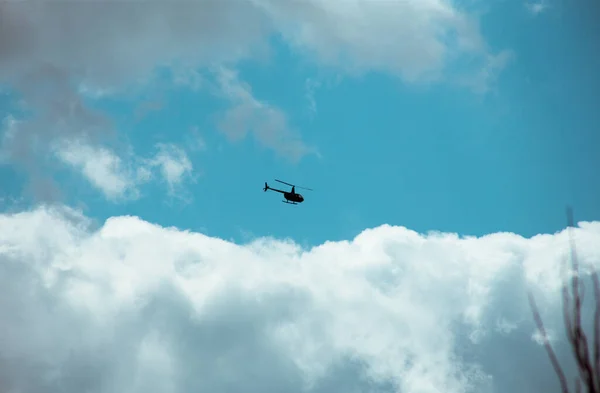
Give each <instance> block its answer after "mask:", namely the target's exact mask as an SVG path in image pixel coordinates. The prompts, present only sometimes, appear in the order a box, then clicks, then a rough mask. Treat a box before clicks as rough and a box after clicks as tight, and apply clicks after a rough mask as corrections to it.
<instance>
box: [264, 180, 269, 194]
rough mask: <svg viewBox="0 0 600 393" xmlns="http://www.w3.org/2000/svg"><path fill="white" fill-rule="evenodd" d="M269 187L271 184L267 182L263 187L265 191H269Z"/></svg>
mask: <svg viewBox="0 0 600 393" xmlns="http://www.w3.org/2000/svg"><path fill="white" fill-rule="evenodd" d="M268 189H269V185H268V184H267V182H265V187H264V188H263V191H265V192H266V191H267V190H268Z"/></svg>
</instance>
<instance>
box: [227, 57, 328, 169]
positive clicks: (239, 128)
mask: <svg viewBox="0 0 600 393" xmlns="http://www.w3.org/2000/svg"><path fill="white" fill-rule="evenodd" d="M216 77H217V83H218V86H219V89H220V91H221V93H222V95H223V96H224V97H225V98H226V99H227V100H228V101H229V102H230V104H231V108H230V109H228V110H227V111H226V112H225V113H224V114H222V115H221V116H220V118H219V122H218V127H219V129H220V130H221V131H222V132H223V133H225V134H226V135H227V137H228V138H229V139H230V140H232V141H237V140H240V139H243V138H244V137H246V135H247V134H248V133H252V135H253V136H254V137H255V138H256V139H257V140H258V141H259V142H260V143H261V144H262V145H263V146H265V147H268V148H270V149H272V150H274V151H276V152H277V153H278V154H280V155H281V156H283V157H286V158H288V159H289V160H291V161H293V162H297V161H298V160H299V159H300V158H302V157H303V156H305V155H307V154H310V153H315V152H316V150H315V149H314V148H313V147H310V146H308V145H307V144H306V143H304V142H303V141H302V139H301V136H300V134H299V133H298V131H296V130H294V129H293V128H291V127H290V125H289V124H288V119H287V116H286V115H285V113H284V112H283V111H282V110H281V109H279V108H277V107H276V106H273V105H271V104H269V103H267V102H264V101H260V100H258V99H257V98H255V97H254V95H253V94H252V89H251V87H250V86H249V85H248V84H246V83H244V82H242V81H240V80H239V78H238V75H237V73H236V72H235V71H234V70H232V69H228V68H219V69H218V71H217V75H216Z"/></svg>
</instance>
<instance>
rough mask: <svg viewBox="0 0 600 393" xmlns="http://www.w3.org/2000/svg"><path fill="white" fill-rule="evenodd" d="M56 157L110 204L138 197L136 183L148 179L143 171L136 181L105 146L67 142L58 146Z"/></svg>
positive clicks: (125, 166)
mask: <svg viewBox="0 0 600 393" xmlns="http://www.w3.org/2000/svg"><path fill="white" fill-rule="evenodd" d="M56 155H57V157H58V158H59V159H60V160H61V161H62V162H64V163H65V164H68V165H70V166H72V167H73V168H75V169H76V170H78V171H80V172H81V174H82V175H83V176H84V177H85V178H86V179H87V180H88V181H89V182H90V183H91V184H92V185H93V186H94V187H95V188H96V189H98V190H100V191H102V193H103V194H104V195H105V196H106V197H107V198H108V199H110V200H112V201H117V200H122V199H124V198H125V199H136V198H138V196H139V193H138V189H137V185H138V182H139V181H140V180H147V175H146V174H145V173H144V172H139V175H140V178H139V179H138V178H137V177H136V176H133V175H132V173H131V172H132V171H131V170H130V168H128V167H127V165H126V164H125V163H124V162H123V161H122V160H121V158H120V157H119V156H117V155H116V154H115V153H114V152H113V151H111V150H109V149H107V148H104V147H97V146H91V145H89V144H86V143H82V142H78V141H68V142H64V143H62V144H61V145H59V146H57V148H56Z"/></svg>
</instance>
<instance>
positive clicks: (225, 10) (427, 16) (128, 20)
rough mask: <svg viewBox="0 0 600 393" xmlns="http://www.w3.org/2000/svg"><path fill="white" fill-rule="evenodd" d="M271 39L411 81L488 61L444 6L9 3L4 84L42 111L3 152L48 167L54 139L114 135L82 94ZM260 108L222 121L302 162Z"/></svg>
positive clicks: (2, 28) (2, 52) (0, 50)
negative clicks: (245, 128)
mask: <svg viewBox="0 0 600 393" xmlns="http://www.w3.org/2000/svg"><path fill="white" fill-rule="evenodd" d="M272 33H278V34H281V35H282V36H283V37H284V38H285V39H286V41H287V42H288V43H289V44H290V45H292V46H294V47H295V48H298V49H300V50H301V51H302V52H303V53H306V54H308V55H309V56H311V57H312V58H313V59H314V60H315V61H316V62H318V63H319V64H324V65H326V66H332V67H336V68H341V69H343V70H344V71H347V72H350V73H353V72H364V71H369V70H377V71H383V72H391V73H393V74H396V75H399V76H402V77H403V78H405V79H406V80H409V81H415V80H419V79H422V78H425V79H431V78H436V77H437V76H439V75H440V73H442V72H443V70H444V69H445V66H446V65H447V63H448V62H449V61H450V62H452V59H456V58H459V57H460V56H461V54H463V53H465V52H466V53H468V54H469V56H471V55H473V54H475V55H477V54H478V55H479V56H480V57H482V58H483V59H487V58H490V57H489V56H488V49H487V48H486V47H485V43H484V42H483V39H482V37H481V36H480V33H479V31H478V30H477V28H476V23H474V21H473V20H472V19H471V18H470V17H468V16H467V14H466V13H465V12H464V11H462V10H459V9H458V8H456V7H454V6H453V5H452V4H451V3H449V2H446V1H443V0H428V1H400V0H398V1H389V2H385V4H384V3H381V2H357V3H356V4H354V6H348V5H347V4H342V3H337V2H330V1H322V0H311V1H307V2H303V3H299V2H281V1H270V0H242V1H235V2H227V1H217V0H207V1H200V0H198V1H168V2H167V1H151V2H132V1H110V2H96V1H72V2H64V1H58V0H44V1H33V2H32V1H8V2H2V3H0V83H4V84H8V85H9V86H11V87H12V88H13V89H14V90H15V91H16V92H17V93H18V94H19V95H20V96H21V98H22V99H23V100H24V102H25V104H26V105H27V108H28V109H29V110H32V111H33V113H34V115H36V117H35V118H34V119H33V120H32V121H29V122H27V124H25V123H23V124H21V125H20V126H19V127H20V128H19V132H18V133H17V134H15V135H13V137H12V139H10V140H5V141H4V144H3V147H4V150H5V151H8V152H9V153H8V154H9V155H10V156H11V157H13V158H15V159H17V160H18V161H19V162H20V163H21V164H27V165H28V166H32V165H35V166H37V167H42V166H43V165H42V164H41V163H40V162H38V160H37V159H35V157H40V155H41V154H43V146H44V145H45V144H46V143H47V142H48V141H49V140H52V139H55V138H70V137H71V136H73V135H74V134H76V135H78V138H79V139H80V138H81V135H85V136H86V137H89V138H104V137H106V136H107V134H108V130H110V129H111V128H112V125H111V124H110V120H109V119H108V118H106V116H105V114H103V113H99V112H97V111H94V110H93V109H91V108H90V107H88V106H87V105H86V104H85V100H84V98H83V97H82V95H81V90H82V86H85V89H84V90H87V92H88V93H87V94H94V91H96V92H120V91H125V90H126V89H127V88H128V87H131V86H132V85H136V84H143V83H145V82H147V81H148V80H149V79H150V78H152V75H153V71H154V70H155V69H156V67H161V66H162V67H169V66H173V67H175V69H178V70H186V69H190V68H194V67H200V66H207V65H211V66H212V65H215V64H217V65H219V64H223V63H228V64H233V63H235V62H236V61H237V60H239V59H242V58H249V57H257V56H264V55H266V54H268V50H269V47H268V41H267V40H266V38H267V36H268V35H269V34H272ZM448 36H452V37H455V39H453V40H447V39H446V38H447V37H448ZM415 37H420V38H419V40H415ZM444 37H446V38H444ZM492 58H493V57H492ZM496 68H497V67H496V66H495V67H494V69H493V71H494V72H497V71H498V70H497V69H496ZM486 70H487V71H485V72H483V73H479V74H477V75H478V76H477V82H476V84H477V86H479V85H481V83H483V82H485V80H487V78H488V77H489V75H488V74H489V71H490V69H489V67H488V68H487V69H486ZM180 74H181V75H185V74H186V73H185V71H183V73H180ZM467 74H469V75H470V74H471V70H469V72H468V73H467ZM179 79H181V78H179ZM482 81H483V82H482ZM465 83H466V82H465ZM255 109H257V108H256V107H255V106H252V105H241V104H240V105H237V106H236V107H234V108H233V109H232V110H231V111H230V113H229V114H228V115H227V116H228V117H229V118H232V117H235V118H237V119H238V120H230V121H229V122H228V123H226V124H228V126H227V129H228V130H229V131H228V133H229V134H231V133H236V132H237V133H238V134H239V133H240V132H242V131H240V130H239V128H240V127H239V126H235V124H236V122H240V121H242V120H240V117H241V118H242V119H246V120H249V121H250V123H252V124H253V130H254V133H255V135H256V137H257V138H258V140H260V141H261V142H262V143H264V144H265V145H266V146H267V147H269V148H272V149H279V150H280V151H281V152H282V153H283V154H285V155H288V156H292V157H296V156H301V155H302V154H306V152H307V148H306V146H305V145H304V143H303V142H302V141H301V140H299V139H297V138H291V139H290V137H289V127H287V125H286V124H284V123H285V122H284V120H282V115H281V113H280V112H279V111H278V110H277V109H276V108H272V109H271V110H269V111H268V113H266V114H265V113H264V111H265V109H264V108H263V109H262V110H259V113H252V114H251V115H249V114H248V111H252V110H255ZM263 115H266V118H265V120H256V119H257V118H258V119H262V118H263ZM232 124H234V125H232ZM308 150H310V149H308Z"/></svg>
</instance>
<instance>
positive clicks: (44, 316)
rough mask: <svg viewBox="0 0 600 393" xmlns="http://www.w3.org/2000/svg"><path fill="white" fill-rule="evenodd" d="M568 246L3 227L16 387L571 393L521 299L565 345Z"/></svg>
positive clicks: (145, 228)
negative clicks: (563, 272)
mask: <svg viewBox="0 0 600 393" xmlns="http://www.w3.org/2000/svg"><path fill="white" fill-rule="evenodd" d="M575 232H576V241H577V245H578V251H579V255H580V258H581V259H582V261H583V262H586V261H587V262H590V263H596V264H598V262H599V261H600V223H583V224H581V227H580V228H579V229H577V230H576V231H575ZM567 245H568V244H567V239H566V236H565V233H558V234H555V235H540V236H536V237H534V238H532V239H525V238H522V237H519V236H517V235H514V234H510V233H497V234H492V235H489V236H485V237H482V238H466V239H461V238H458V237H457V236H455V235H453V234H444V233H438V234H435V233H434V234H430V235H427V236H423V235H419V234H417V233H414V232H411V231H409V230H407V229H404V228H399V227H391V226H382V227H379V228H375V229H371V230H366V231H364V232H363V233H362V234H360V235H359V236H358V237H357V238H355V239H354V240H352V241H349V242H328V243H325V244H323V245H320V246H318V247H315V248H313V249H309V250H303V249H300V248H299V247H298V246H297V245H295V244H293V243H290V242H282V241H278V240H273V239H258V240H256V241H254V242H253V243H251V244H247V245H244V246H242V245H236V244H231V243H228V242H226V241H223V240H221V239H216V238H210V237H207V236H205V235H202V234H199V233H193V232H188V231H179V230H177V229H175V228H162V227H160V226H157V225H152V224H150V223H147V222H144V221H142V220H140V219H138V218H135V217H113V218H111V219H110V220H108V221H107V222H106V223H104V225H102V226H101V227H99V228H97V227H96V226H95V225H94V223H93V222H89V221H88V220H86V219H85V217H82V216H80V215H78V214H77V213H76V212H73V211H69V210H63V211H58V210H50V209H43V208H40V209H37V210H34V211H31V212H23V213H20V214H15V215H0V287H2V289H3V293H4V296H2V297H1V298H0V315H2V316H3V318H2V323H0V377H1V380H2V386H3V388H4V389H6V390H7V391H28V392H32V393H37V392H45V391H58V390H60V391H63V392H66V393H70V392H80V391H97V392H115V391H127V392H138V391H139V392H142V391H143V392H145V393H147V392H165V391H167V392H189V391H195V392H199V393H202V392H207V393H208V392H210V393H220V392H225V391H242V390H244V391H249V392H254V391H256V392H258V391H261V392H263V391H285V392H291V393H294V392H296V393H300V392H311V393H325V392H331V391H349V392H351V391H379V392H382V393H385V392H390V393H391V392H396V391H401V392H403V393H433V392H436V393H437V392H464V393H468V392H478V393H479V392H492V391H510V392H514V393H526V392H527V393H529V392H531V391H546V392H559V386H558V381H557V379H556V377H555V375H554V374H553V373H552V368H551V365H550V363H549V362H548V361H547V359H546V357H545V353H544V352H543V348H541V347H540V346H539V345H538V344H536V343H535V342H534V341H533V340H532V339H531V338H532V336H534V332H535V329H534V325H533V323H532V320H531V314H530V313H529V308H528V305H527V299H526V294H525V289H526V287H527V286H529V287H532V288H533V290H534V292H535V294H536V298H537V299H538V303H539V304H540V308H541V310H542V312H543V316H544V319H545V320H546V322H547V323H548V329H549V331H556V332H558V331H562V330H559V329H556V328H557V327H559V326H560V324H561V322H562V319H561V315H560V311H561V310H560V304H559V291H558V284H559V281H558V277H559V272H560V269H559V263H560V260H561V258H562V257H563V256H565V255H566V253H567ZM498 321H503V322H502V323H501V325H503V327H502V328H500V331H498V328H499V327H498V324H499V322H498ZM475 331H477V332H479V339H478V340H477V341H475V342H473V341H472V340H470V339H469V336H470V335H472V333H473V332H475ZM563 341H564V340H563ZM555 344H557V345H558V347H559V348H558V349H559V351H558V352H559V354H562V355H561V356H562V357H564V358H570V356H571V354H570V352H569V351H564V347H563V348H562V349H563V351H562V352H561V351H560V349H561V348H560V345H559V344H560V343H558V342H555ZM563 360H564V359H563ZM573 375H574V374H573ZM305 388H306V389H307V390H305ZM395 388H397V390H395Z"/></svg>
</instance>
